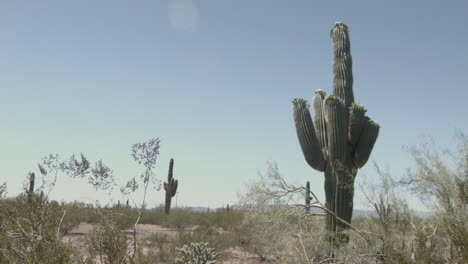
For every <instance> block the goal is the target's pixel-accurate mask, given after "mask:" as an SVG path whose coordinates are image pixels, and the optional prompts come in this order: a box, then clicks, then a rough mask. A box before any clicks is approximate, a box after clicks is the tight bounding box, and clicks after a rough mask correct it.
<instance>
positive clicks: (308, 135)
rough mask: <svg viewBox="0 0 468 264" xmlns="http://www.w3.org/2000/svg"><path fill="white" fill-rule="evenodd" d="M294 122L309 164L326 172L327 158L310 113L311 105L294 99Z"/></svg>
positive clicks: (302, 100)
mask: <svg viewBox="0 0 468 264" xmlns="http://www.w3.org/2000/svg"><path fill="white" fill-rule="evenodd" d="M293 105H294V122H295V124H296V128H298V129H297V134H298V137H299V143H300V144H301V148H302V152H303V153H304V157H305V159H306V161H307V163H308V164H309V165H310V166H311V167H312V168H314V169H316V170H318V171H324V169H325V164H326V163H325V158H324V156H323V152H322V149H321V148H320V144H319V141H318V139H317V136H316V134H315V130H314V125H313V123H312V118H311V116H310V112H309V105H308V103H307V101H306V100H304V99H294V101H293Z"/></svg>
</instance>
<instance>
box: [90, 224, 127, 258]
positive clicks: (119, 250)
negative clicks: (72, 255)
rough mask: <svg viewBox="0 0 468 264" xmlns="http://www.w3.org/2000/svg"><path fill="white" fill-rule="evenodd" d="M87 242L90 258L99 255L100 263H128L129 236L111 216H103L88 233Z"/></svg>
mask: <svg viewBox="0 0 468 264" xmlns="http://www.w3.org/2000/svg"><path fill="white" fill-rule="evenodd" d="M87 242H88V253H89V259H95V258H96V256H99V260H100V263H109V264H125V263H128V258H127V237H126V236H125V234H124V233H123V232H121V231H120V229H119V228H118V226H117V225H116V223H115V222H113V221H112V220H110V219H109V218H107V217H105V216H103V219H102V220H101V222H100V223H98V224H97V225H96V226H95V227H94V229H93V231H92V232H91V233H89V234H88V239H87Z"/></svg>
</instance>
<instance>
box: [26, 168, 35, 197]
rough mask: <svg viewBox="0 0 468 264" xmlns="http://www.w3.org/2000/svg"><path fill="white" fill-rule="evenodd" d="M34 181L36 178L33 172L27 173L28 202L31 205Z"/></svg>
mask: <svg viewBox="0 0 468 264" xmlns="http://www.w3.org/2000/svg"><path fill="white" fill-rule="evenodd" d="M35 180H36V176H35V175H34V172H30V173H29V190H28V201H29V202H30V203H31V202H32V198H33V195H34V181H35Z"/></svg>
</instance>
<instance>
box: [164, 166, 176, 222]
mask: <svg viewBox="0 0 468 264" xmlns="http://www.w3.org/2000/svg"><path fill="white" fill-rule="evenodd" d="M173 168H174V159H171V161H170V162H169V173H168V175H167V182H165V183H164V190H166V203H165V206H164V212H165V213H166V214H169V211H170V210H171V199H172V197H174V195H175V194H176V192H177V185H178V181H177V180H175V179H174V178H173V177H172V171H173Z"/></svg>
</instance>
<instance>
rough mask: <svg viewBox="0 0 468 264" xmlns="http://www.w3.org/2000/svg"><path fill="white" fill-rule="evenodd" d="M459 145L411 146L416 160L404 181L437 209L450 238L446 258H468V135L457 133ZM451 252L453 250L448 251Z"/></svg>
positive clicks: (444, 233) (458, 260) (437, 218)
mask: <svg viewBox="0 0 468 264" xmlns="http://www.w3.org/2000/svg"><path fill="white" fill-rule="evenodd" d="M456 138H457V142H458V147H457V149H455V150H453V149H442V148H440V147H438V146H437V145H436V144H435V143H434V142H428V143H424V144H422V145H420V146H415V147H412V148H410V149H409V153H410V154H411V156H412V157H413V159H414V161H415V167H416V168H414V169H412V170H410V171H409V173H408V175H407V177H406V178H405V179H404V180H403V181H402V183H403V184H405V185H406V186H407V187H408V188H409V189H410V190H411V191H412V192H413V193H414V194H415V195H417V196H418V197H419V198H421V200H422V201H423V202H425V203H426V204H427V205H428V206H429V207H431V208H433V210H434V211H435V212H436V215H435V217H434V218H435V219H434V220H435V221H437V224H438V226H439V229H440V230H441V231H442V232H440V236H441V237H444V238H446V239H447V240H448V243H447V248H446V250H444V252H445V254H444V255H445V256H444V258H445V260H446V261H448V262H452V263H467V262H468V210H467V203H466V186H467V185H466V184H465V183H467V182H468V137H467V136H465V135H464V134H463V133H461V132H459V133H458V134H457V135H456ZM447 253H449V254H447Z"/></svg>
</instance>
